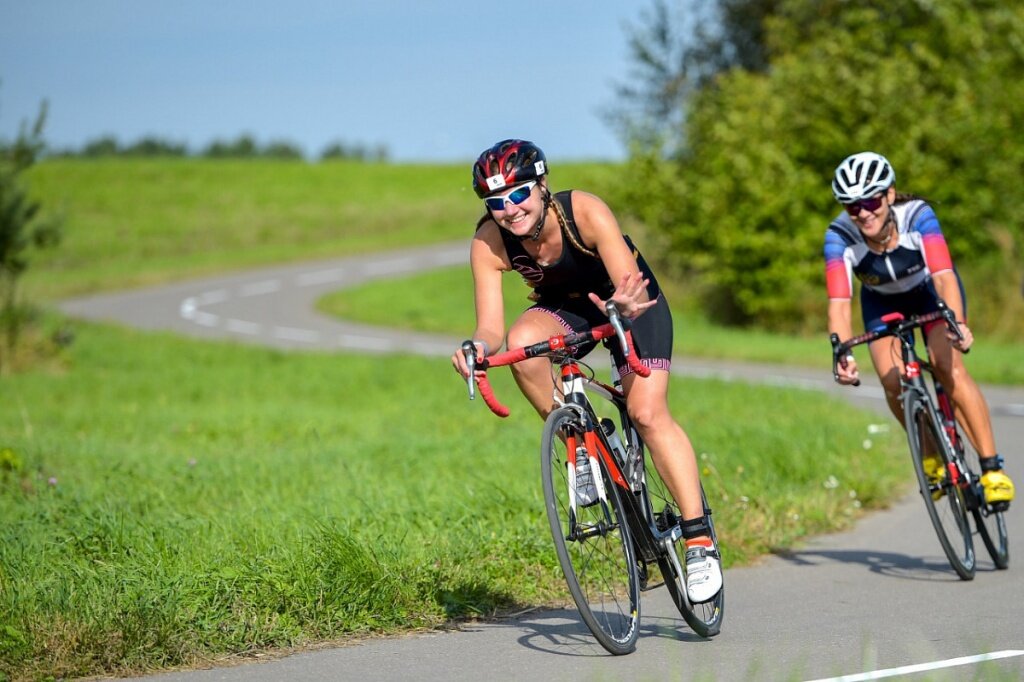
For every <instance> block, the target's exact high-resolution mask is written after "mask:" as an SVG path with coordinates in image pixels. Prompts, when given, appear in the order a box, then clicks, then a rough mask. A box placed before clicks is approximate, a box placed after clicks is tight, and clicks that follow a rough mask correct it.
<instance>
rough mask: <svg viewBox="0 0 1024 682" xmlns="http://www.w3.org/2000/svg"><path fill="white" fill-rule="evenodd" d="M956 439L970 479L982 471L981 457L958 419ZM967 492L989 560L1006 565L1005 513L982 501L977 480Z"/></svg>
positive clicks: (999, 566) (1001, 565) (1006, 537)
mask: <svg viewBox="0 0 1024 682" xmlns="http://www.w3.org/2000/svg"><path fill="white" fill-rule="evenodd" d="M957 442H958V443H959V444H960V449H961V450H960V451H961V455H962V456H963V460H964V464H965V465H966V466H967V468H968V469H969V470H970V471H971V479H972V483H973V482H974V481H975V479H976V478H977V477H978V476H980V475H981V460H980V458H979V457H978V452H977V450H975V449H974V446H973V445H971V441H970V440H968V439H967V436H966V434H965V433H964V430H963V429H962V428H961V427H960V424H959V423H958V424H957ZM968 494H969V495H971V496H972V498H973V499H972V500H971V504H970V505H969V506H970V508H971V515H972V516H973V517H974V527H975V528H977V531H978V535H980V536H981V541H982V543H983V544H984V545H985V549H987V550H988V553H989V556H991V557H992V563H994V564H995V566H996V568H998V569H1005V568H1009V566H1010V540H1009V536H1008V535H1007V532H1006V517H1005V516H1004V515H1003V512H1001V511H995V510H993V509H992V508H991V507H989V506H988V505H986V504H985V493H984V491H983V490H982V488H981V484H980V482H979V483H977V485H976V486H974V488H973V489H972V490H971V491H969V492H968Z"/></svg>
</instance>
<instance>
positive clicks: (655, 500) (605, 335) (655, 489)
mask: <svg viewBox="0 0 1024 682" xmlns="http://www.w3.org/2000/svg"><path fill="white" fill-rule="evenodd" d="M608 313H609V322H608V323H607V324H603V325H601V326H598V327H594V328H593V329H591V330H589V331H586V332H581V333H570V334H565V335H559V336H553V337H551V338H550V339H548V340H547V341H542V342H539V343H536V344H533V345H530V346H525V347H522V348H515V349H510V350H508V351H506V352H503V353H497V354H495V355H492V356H490V357H488V358H485V359H483V360H481V361H480V362H479V363H475V362H474V359H475V352H474V347H473V344H472V343H470V342H466V344H463V353H464V354H465V356H466V359H467V364H468V365H469V368H470V370H471V371H470V377H471V378H472V377H475V379H476V385H477V386H478V387H479V390H480V395H481V396H482V397H483V399H484V401H485V402H486V403H487V405H488V407H490V409H491V410H492V411H493V412H494V413H495V414H497V415H498V416H501V417H505V416H508V414H509V410H508V408H507V407H505V406H504V405H502V404H501V403H500V402H499V401H498V400H497V399H496V398H495V396H494V392H493V390H492V388H491V385H490V383H489V382H488V380H487V374H486V370H488V369H490V368H493V367H500V366H504V365H511V364H514V363H516V362H521V361H523V360H526V359H528V358H534V357H539V356H546V357H548V358H549V359H550V361H551V363H552V369H553V371H554V372H556V374H557V376H556V383H555V385H556V391H555V401H556V403H557V404H558V406H557V407H556V408H555V409H554V410H553V411H552V412H551V413H550V414H549V415H548V417H547V420H546V421H545V423H544V431H543V436H542V438H541V453H540V454H541V476H542V479H543V481H542V482H543V486H544V501H545V507H546V509H547V516H548V522H549V525H550V528H551V536H552V538H553V540H554V544H555V550H556V553H557V555H558V561H559V564H560V565H561V567H562V572H563V574H564V575H565V580H566V583H567V584H568V587H569V592H570V593H571V594H572V597H573V600H574V601H575V603H576V606H577V608H578V609H579V613H580V616H581V618H582V619H583V622H584V623H586V625H587V627H588V628H589V629H590V631H591V632H592V633H593V634H594V637H596V638H597V640H598V642H600V643H601V645H602V646H603V647H604V648H605V649H607V650H608V651H609V652H611V653H613V654H627V653H629V652H631V651H633V650H634V649H635V648H636V641H637V636H638V632H639V623H640V594H641V592H643V591H646V590H649V589H653V588H655V587H658V586H660V585H661V584H662V583H664V585H665V586H666V587H667V589H668V591H669V594H670V595H671V597H672V601H673V602H674V604H675V605H676V607H677V608H678V609H679V612H680V614H681V615H682V616H683V618H684V620H685V621H686V623H687V624H688V625H689V626H690V628H691V629H692V630H693V631H694V632H695V633H697V634H698V635H700V636H701V637H711V636H713V635H716V634H718V632H719V631H720V630H721V627H722V616H723V610H724V604H725V589H724V587H723V589H722V590H720V591H719V592H718V593H717V594H716V595H715V596H714V597H713V598H712V599H711V600H709V601H707V602H703V603H693V602H691V601H690V600H689V598H688V596H687V592H686V573H685V571H684V565H685V552H686V549H685V543H684V541H683V539H682V534H681V530H680V527H679V524H680V522H681V520H682V519H681V517H680V514H679V509H678V507H677V506H676V503H675V501H674V500H673V498H672V495H671V494H670V493H669V492H668V489H667V488H666V487H665V485H664V483H663V482H662V481H661V479H660V478H659V477H658V475H657V473H656V470H655V469H654V467H653V462H651V461H650V454H649V453H647V452H646V448H645V446H644V443H643V441H642V439H641V438H640V434H639V433H638V432H637V430H636V428H635V427H634V425H633V423H632V421H630V418H629V415H628V414H627V412H626V398H625V396H624V394H623V392H622V389H621V386H620V384H619V381H618V377H617V375H616V374H615V373H614V363H613V376H612V379H611V382H612V384H611V385H609V384H606V383H603V382H602V381H599V380H598V379H597V378H595V375H594V372H593V370H592V369H591V368H590V367H589V366H587V365H586V364H584V363H583V362H581V361H580V360H577V359H576V358H575V357H574V355H573V351H574V350H575V349H576V348H577V347H579V346H581V345H584V344H590V343H592V342H596V341H601V340H602V339H611V338H612V337H616V338H617V339H618V342H619V344H620V347H621V348H622V351H623V354H624V355H625V357H626V360H627V362H628V363H629V366H630V368H632V370H633V371H634V372H635V373H636V374H637V375H639V376H648V375H649V374H650V369H649V368H647V367H645V366H644V365H642V364H641V363H640V362H639V360H638V359H637V357H636V353H635V352H634V351H633V343H632V336H631V333H630V331H629V323H628V322H629V321H628V320H622V319H621V318H620V316H619V314H618V312H617V311H616V310H615V308H614V305H611V306H610V307H609V309H608ZM559 389H560V390H559ZM469 394H470V398H473V397H474V384H473V381H472V380H470V381H469ZM591 396H593V397H594V398H595V400H591ZM605 415H608V416H605ZM616 419H617V421H618V423H619V426H620V428H619V429H618V431H616V430H615V420H616ZM580 458H586V461H587V462H588V463H589V470H588V469H587V468H586V465H582V466H583V467H584V473H583V474H582V475H583V476H586V475H587V474H588V473H589V475H590V477H591V480H592V482H593V489H592V492H596V497H593V498H591V497H588V496H583V495H582V494H581V492H580V491H579V486H577V480H576V476H577V474H576V472H577V462H578V461H579V460H580ZM701 498H702V503H703V506H704V514H705V516H706V518H707V519H708V526H709V529H710V535H711V539H712V540H713V541H714V543H715V547H716V548H717V547H718V538H717V537H716V535H715V529H714V524H713V522H712V521H711V509H710V508H709V507H708V504H707V497H706V496H705V495H704V492H703V489H702V490H701ZM655 567H657V571H655ZM657 575H660V578H661V581H660V582H656V581H655V580H654V578H655V576H657Z"/></svg>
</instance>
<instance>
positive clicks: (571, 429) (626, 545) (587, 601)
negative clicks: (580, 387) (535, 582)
mask: <svg viewBox="0 0 1024 682" xmlns="http://www.w3.org/2000/svg"><path fill="white" fill-rule="evenodd" d="M571 435H578V436H579V440H580V441H582V435H581V433H580V423H579V418H578V416H577V413H576V412H575V411H574V410H572V409H570V408H564V407H563V408H559V409H557V410H555V411H554V412H552V413H551V414H550V415H549V416H548V419H547V422H546V423H545V425H544V436H543V440H542V447H541V475H542V477H543V484H544V501H545V506H546V508H547V515H548V522H549V524H550V527H551V536H552V539H553V540H554V543H555V551H556V552H557V554H558V562H559V564H561V566H562V573H563V574H564V575H565V582H566V584H567V585H568V587H569V592H570V593H571V594H572V598H573V600H574V601H575V602H576V606H577V608H578V609H579V612H580V617H581V618H582V619H583V622H584V623H586V625H587V627H588V628H590V631H591V632H592V633H593V634H594V637H596V638H597V641H598V642H600V643H601V646H603V647H604V648H605V649H607V650H608V651H609V652H611V653H613V654H626V653H629V652H631V651H633V649H635V648H636V639H637V635H638V632H639V621H640V580H639V577H638V575H637V568H636V565H635V563H634V555H633V541H632V538H631V537H630V534H629V528H628V525H627V524H626V520H625V518H624V512H623V507H622V502H621V500H620V498H619V496H618V492H617V488H616V486H615V484H613V483H612V482H611V481H610V479H609V478H608V476H607V473H606V472H605V469H604V465H603V463H602V466H601V471H602V473H603V474H604V481H605V488H606V490H607V492H608V495H607V497H608V501H607V503H603V502H599V503H597V504H595V505H592V506H589V507H579V506H578V507H577V508H576V510H575V514H574V512H573V510H572V508H571V506H570V502H569V495H570V493H569V475H568V457H567V454H568V453H567V452H566V445H565V439H566V437H567V436H571Z"/></svg>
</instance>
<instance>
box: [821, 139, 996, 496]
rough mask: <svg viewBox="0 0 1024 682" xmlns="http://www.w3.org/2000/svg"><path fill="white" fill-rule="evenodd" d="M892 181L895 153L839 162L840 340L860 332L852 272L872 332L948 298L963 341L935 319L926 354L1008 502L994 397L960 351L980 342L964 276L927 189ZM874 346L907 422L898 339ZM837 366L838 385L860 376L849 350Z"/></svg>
mask: <svg viewBox="0 0 1024 682" xmlns="http://www.w3.org/2000/svg"><path fill="white" fill-rule="evenodd" d="M895 182H896V173H895V172H894V171H893V169H892V166H891V165H890V164H889V162H888V160H886V158H885V157H883V156H881V155H880V154H876V153H874V152H860V153H858V154H853V155H852V156H849V157H847V158H846V159H844V160H843V162H842V163H840V164H839V167H838V168H836V171H835V177H834V178H833V180H832V193H833V194H834V195H835V198H836V200H837V201H838V202H839V203H840V204H842V205H843V209H844V210H843V212H842V213H840V214H839V215H838V216H837V217H836V218H835V219H834V220H833V221H832V223H831V224H830V225H829V226H828V229H827V230H826V232H825V277H826V283H827V288H828V296H829V306H828V327H829V331H830V332H831V333H835V334H838V336H839V338H840V339H841V340H846V339H849V338H850V337H851V336H853V328H852V325H851V319H850V317H851V313H850V308H851V305H850V300H851V298H852V294H853V276H854V275H856V276H857V279H859V280H860V281H861V313H862V317H863V320H864V328H865V329H866V330H874V329H880V328H884V326H885V324H884V323H883V322H882V321H881V318H882V316H883V315H886V314H888V313H893V312H899V313H902V314H904V315H906V316H910V315H920V314H924V313H929V312H932V311H935V310H937V309H938V305H937V303H936V296H938V297H940V298H941V299H942V300H943V301H945V302H946V303H947V304H948V306H949V308H950V309H951V310H952V311H953V312H954V314H955V315H956V319H957V323H958V324H959V326H960V331H961V332H962V333H963V340H959V339H958V338H957V337H956V336H955V335H954V334H951V333H950V331H949V330H948V329H947V328H946V327H945V325H944V324H942V323H941V322H937V323H935V324H933V325H932V326H930V327H927V328H926V329H925V335H926V337H927V346H928V353H929V355H930V357H931V360H932V364H933V365H934V367H935V371H936V374H937V375H938V377H939V381H941V382H942V386H943V388H945V390H946V392H947V394H948V395H949V397H950V398H951V399H952V401H953V404H954V405H955V406H956V409H957V411H958V413H959V414H960V416H961V417H962V419H963V420H964V422H965V424H964V426H965V427H966V430H967V431H968V436H969V437H970V439H971V442H972V443H974V446H975V448H976V449H977V451H978V454H979V456H980V458H981V469H982V472H983V474H982V477H981V482H982V485H983V486H984V488H985V501H986V502H987V503H988V504H991V505H995V506H997V507H999V508H1005V507H1007V506H1008V505H1009V503H1010V500H1012V499H1013V490H1014V489H1013V482H1012V481H1011V480H1010V477H1009V476H1007V475H1006V473H1004V472H1003V458H1002V457H1000V456H999V455H998V454H997V453H996V444H995V438H994V436H993V434H992V423H991V419H990V417H989V411H988V405H987V404H986V403H985V398H984V397H983V396H982V394H981V390H980V389H979V388H978V385H977V384H976V383H975V382H974V379H973V378H971V376H970V374H968V373H967V369H966V368H965V367H964V363H963V357H962V355H961V353H959V352H956V353H954V352H953V349H954V348H955V349H956V350H958V351H966V350H967V349H968V348H970V346H971V344H972V343H973V341H974V336H973V335H972V334H971V330H970V328H968V326H967V300H966V297H965V295H964V290H963V283H962V282H961V281H960V276H959V274H958V273H957V271H956V269H955V268H954V267H953V261H952V259H951V258H950V255H949V249H948V248H947V246H946V240H945V238H944V237H943V235H942V231H941V229H940V228H939V221H938V218H936V217H935V213H934V211H932V207H931V206H929V205H928V204H927V203H926V202H925V201H924V200H922V199H921V198H920V197H915V196H913V195H910V194H903V193H900V192H897V191H896V188H895ZM868 349H869V352H870V353H871V361H872V362H873V363H874V365H875V371H876V372H877V373H878V378H879V379H880V380H881V382H882V386H883V388H884V389H885V397H886V400H887V401H888V403H889V409H890V410H892V412H893V414H895V415H896V418H897V419H899V420H900V421H901V422H902V421H903V412H902V409H901V405H900V402H899V393H900V373H901V372H902V361H901V358H900V353H899V348H898V341H897V340H896V339H895V338H893V337H887V338H882V339H878V340H877V341H873V342H872V343H871V344H870V345H869V346H868ZM837 371H838V379H837V380H838V381H839V383H841V384H851V383H853V382H854V381H856V380H857V378H858V370H857V360H856V359H855V358H854V357H853V356H852V355H850V356H848V357H847V358H846V359H845V362H841V363H840V366H839V367H837ZM924 464H925V470H926V472H927V473H928V475H929V477H930V478H932V479H937V480H941V479H942V476H943V475H944V474H945V471H944V470H943V467H942V465H941V463H940V461H939V459H938V457H937V456H932V457H926V458H925V462H924Z"/></svg>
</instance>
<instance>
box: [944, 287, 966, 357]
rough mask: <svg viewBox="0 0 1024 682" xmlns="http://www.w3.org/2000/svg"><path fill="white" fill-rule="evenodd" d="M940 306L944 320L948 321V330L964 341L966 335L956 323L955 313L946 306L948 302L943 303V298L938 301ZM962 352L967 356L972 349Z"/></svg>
mask: <svg viewBox="0 0 1024 682" xmlns="http://www.w3.org/2000/svg"><path fill="white" fill-rule="evenodd" d="M938 305H939V310H940V311H941V312H942V319H944V320H945V321H946V328H947V329H950V330H952V332H953V333H954V334H956V338H957V340H959V341H963V340H964V333H963V332H962V331H960V325H959V324H958V323H957V321H956V315H955V314H954V313H953V311H952V310H951V309H950V307H949V306H948V305H946V302H945V301H943V300H942V299H941V298H940V299H939V300H938ZM960 352H961V353H963V354H964V355H966V354H967V353H970V352H971V349H970V348H967V349H966V350H962V351H960Z"/></svg>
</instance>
